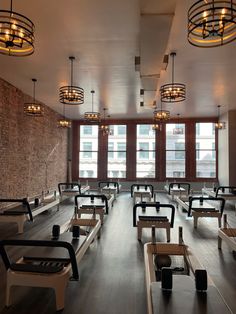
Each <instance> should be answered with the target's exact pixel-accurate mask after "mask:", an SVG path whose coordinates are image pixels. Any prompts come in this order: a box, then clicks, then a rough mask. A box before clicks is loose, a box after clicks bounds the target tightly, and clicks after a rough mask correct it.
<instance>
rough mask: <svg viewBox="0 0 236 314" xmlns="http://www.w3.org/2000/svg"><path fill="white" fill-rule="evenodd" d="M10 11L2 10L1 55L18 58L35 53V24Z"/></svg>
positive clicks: (0, 12) (0, 16) (0, 24)
mask: <svg viewBox="0 0 236 314" xmlns="http://www.w3.org/2000/svg"><path fill="white" fill-rule="evenodd" d="M10 3H11V4H10V10H0V54H4V55H8V56H16V57H25V56H29V55H31V54H32V53H33V52H34V32H35V26H34V24H33V22H32V21H31V20H30V19H28V18H27V17H26V16H24V15H22V14H19V13H17V12H14V11H12V0H11V2H10Z"/></svg>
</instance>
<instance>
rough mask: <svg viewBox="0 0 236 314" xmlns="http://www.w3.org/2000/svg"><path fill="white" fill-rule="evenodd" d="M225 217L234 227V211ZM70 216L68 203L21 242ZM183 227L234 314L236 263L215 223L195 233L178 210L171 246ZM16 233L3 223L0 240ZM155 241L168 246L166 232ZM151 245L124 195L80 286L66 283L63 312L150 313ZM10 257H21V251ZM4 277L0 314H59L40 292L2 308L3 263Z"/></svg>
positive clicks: (28, 291)
mask: <svg viewBox="0 0 236 314" xmlns="http://www.w3.org/2000/svg"><path fill="white" fill-rule="evenodd" d="M160 200H161V201H163V202H169V201H168V200H167V198H166V196H165V194H160ZM226 212H227V213H228V214H229V222H230V224H231V225H233V226H235V227H236V216H235V211H234V209H232V208H231V207H230V206H228V209H227V210H226ZM72 213H73V203H72V202H69V201H68V202H67V203H66V204H64V205H63V206H61V208H60V211H59V212H56V211H55V210H51V211H50V212H48V213H46V214H42V215H39V216H38V217H36V219H35V222H34V223H33V224H32V223H27V224H26V227H25V233H24V235H23V237H24V238H28V239H40V238H44V237H46V236H47V235H49V234H50V233H51V226H52V225H53V224H55V223H59V224H62V223H64V222H66V221H67V220H68V219H69V218H70V217H71V215H72ZM180 225H181V226H183V227H184V240H185V242H186V243H187V244H189V245H190V246H191V248H192V249H193V251H194V252H195V254H196V255H197V256H198V258H199V260H200V261H201V262H202V264H203V265H204V266H205V267H206V269H207V271H208V273H209V274H210V276H211V277H212V279H213V281H214V283H215V284H216V286H217V288H218V289H219V291H220V293H221V294H222V295H223V296H224V298H225V300H226V301H227V303H228V305H229V306H230V307H231V309H232V311H233V313H236V301H235V300H236V260H235V257H234V255H233V254H232V252H231V251H230V249H229V248H228V247H227V246H226V245H225V244H224V243H223V249H222V251H219V250H218V249H217V229H218V225H217V219H206V218H204V219H199V227H198V229H197V230H194V229H193V221H192V220H189V219H188V220H187V219H186V214H184V213H183V212H182V211H181V210H178V209H177V211H176V219H175V228H174V229H173V230H172V233H171V241H175V240H177V237H178V236H177V234H178V226H180ZM15 232H16V227H13V225H8V224H0V238H1V239H3V238H10V237H13V235H14V234H15ZM14 237H15V236H14ZM17 237H19V236H17ZM20 237H22V236H20ZM157 237H158V238H157V240H158V241H166V235H165V232H164V230H160V231H158V234H157ZM148 241H150V231H149V230H145V231H144V232H143V239H142V242H138V241H137V230H136V228H133V227H132V199H131V198H130V196H129V194H127V193H122V194H120V195H119V197H118V198H117V201H116V202H115V203H114V207H113V209H112V210H111V211H110V213H109V215H108V216H106V218H105V223H104V226H103V228H102V236H101V238H100V240H98V241H95V242H94V243H93V244H92V245H91V247H90V248H89V250H88V251H87V253H86V255H85V256H84V258H83V260H82V262H81V263H80V266H79V271H80V281H79V282H69V284H68V287H67V290H66V304H65V309H64V311H63V313H65V314H67V313H68V314H73V313H80V314H85V313H86V314H94V313H96V314H100V313H103V314H104V313H109V314H118V313H119V314H121V313H122V314H126V313H127V314H144V313H146V291H145V281H144V263H143V243H145V242H148ZM12 254H13V255H15V254H17V251H13V252H12ZM0 274H1V279H2V280H1V281H0V313H1V314H2V313H8V314H12V313H19V314H25V313H32V312H33V313H34V314H37V313H42V314H44V313H45V314H51V313H54V312H55V298H54V293H53V291H52V290H51V289H41V288H40V289H39V288H22V287H21V288H19V287H15V288H14V289H13V293H12V296H13V305H12V306H11V307H10V308H9V309H6V308H4V299H5V269H4V267H3V264H2V262H1V263H0ZM222 314H223V313H222Z"/></svg>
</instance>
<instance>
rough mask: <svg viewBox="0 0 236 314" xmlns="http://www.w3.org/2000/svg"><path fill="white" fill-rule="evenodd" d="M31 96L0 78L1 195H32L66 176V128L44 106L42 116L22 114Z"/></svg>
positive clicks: (3, 196)
mask: <svg viewBox="0 0 236 314" xmlns="http://www.w3.org/2000/svg"><path fill="white" fill-rule="evenodd" d="M31 100H32V99H31V97H30V96H28V95H26V94H24V93H23V92H22V91H21V90H19V89H17V88H16V87H14V86H12V85H11V84H9V83H8V82H6V81H4V80H2V79H0V165H1V176H0V198H10V197H11V198H21V197H27V196H29V197H33V196H35V195H37V194H41V193H42V191H46V190H49V189H53V188H55V187H57V184H58V182H65V180H66V177H67V146H68V136H67V132H68V131H67V129H59V128H58V127H57V120H58V119H59V118H60V115H59V114H57V113H56V112H55V111H53V110H51V109H50V108H49V107H47V106H45V109H44V116H43V117H31V116H27V115H25V114H24V112H23V109H24V102H28V101H31Z"/></svg>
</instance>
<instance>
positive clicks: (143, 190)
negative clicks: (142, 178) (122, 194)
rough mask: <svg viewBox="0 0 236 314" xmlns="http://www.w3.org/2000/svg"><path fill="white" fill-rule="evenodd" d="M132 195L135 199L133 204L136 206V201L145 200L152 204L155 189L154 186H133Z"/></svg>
mask: <svg viewBox="0 0 236 314" xmlns="http://www.w3.org/2000/svg"><path fill="white" fill-rule="evenodd" d="M130 195H131V197H133V204H134V205H135V204H136V199H137V198H138V199H140V201H141V202H142V201H144V200H145V199H146V200H147V201H149V202H151V200H152V198H153V195H154V188H153V185H152V184H138V183H135V184H132V185H131V190H130Z"/></svg>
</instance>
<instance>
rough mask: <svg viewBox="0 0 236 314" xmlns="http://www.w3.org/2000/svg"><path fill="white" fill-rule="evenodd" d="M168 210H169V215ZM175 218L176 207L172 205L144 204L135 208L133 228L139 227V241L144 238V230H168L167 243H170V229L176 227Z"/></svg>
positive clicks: (136, 205) (139, 204)
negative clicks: (153, 228)
mask: <svg viewBox="0 0 236 314" xmlns="http://www.w3.org/2000/svg"><path fill="white" fill-rule="evenodd" d="M166 209H169V213H168V215H167V211H166ZM137 212H138V214H137ZM163 214H164V215H163ZM174 218H175V207H174V206H173V205H171V204H160V203H159V202H156V203H145V202H142V203H138V204H135V205H134V207H133V227H137V236H138V240H139V241H141V238H142V229H143V228H152V227H155V228H157V229H161V228H164V229H166V237H167V242H170V228H173V227H174Z"/></svg>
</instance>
